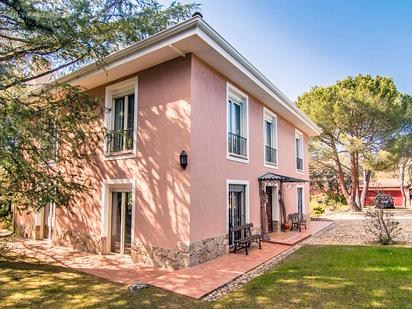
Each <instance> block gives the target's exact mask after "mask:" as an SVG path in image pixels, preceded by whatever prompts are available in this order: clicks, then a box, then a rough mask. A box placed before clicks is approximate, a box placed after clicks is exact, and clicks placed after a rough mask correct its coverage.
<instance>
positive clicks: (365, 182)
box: [361, 170, 372, 208]
mask: <svg viewBox="0 0 412 309" xmlns="http://www.w3.org/2000/svg"><path fill="white" fill-rule="evenodd" d="M371 174H372V172H371V171H367V170H363V188H362V194H361V207H362V208H364V207H365V206H366V195H367V193H368V190H369V181H370V179H371Z"/></svg>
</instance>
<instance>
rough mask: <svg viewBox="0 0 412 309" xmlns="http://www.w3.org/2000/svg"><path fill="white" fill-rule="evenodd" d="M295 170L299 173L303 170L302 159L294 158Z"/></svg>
mask: <svg viewBox="0 0 412 309" xmlns="http://www.w3.org/2000/svg"><path fill="white" fill-rule="evenodd" d="M296 168H297V169H298V170H300V171H302V170H303V159H301V158H296Z"/></svg>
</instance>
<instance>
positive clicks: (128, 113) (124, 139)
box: [105, 78, 137, 158]
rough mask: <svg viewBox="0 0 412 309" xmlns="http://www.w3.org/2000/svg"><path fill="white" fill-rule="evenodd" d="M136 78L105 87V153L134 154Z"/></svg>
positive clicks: (116, 155)
mask: <svg viewBox="0 0 412 309" xmlns="http://www.w3.org/2000/svg"><path fill="white" fill-rule="evenodd" d="M136 112H137V78H133V79H130V80H127V81H124V82H121V83H118V84H115V85H112V86H109V87H107V88H106V115H105V129H106V135H105V154H106V156H113V157H114V158H128V157H134V156H135V155H136V132H135V131H136V120H137V113H136Z"/></svg>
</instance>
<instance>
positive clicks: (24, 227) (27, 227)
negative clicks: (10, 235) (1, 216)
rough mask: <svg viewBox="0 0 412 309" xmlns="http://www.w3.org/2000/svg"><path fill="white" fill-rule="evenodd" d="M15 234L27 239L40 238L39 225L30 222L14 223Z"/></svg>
mask: <svg viewBox="0 0 412 309" xmlns="http://www.w3.org/2000/svg"><path fill="white" fill-rule="evenodd" d="M15 229H16V234H17V235H19V236H21V237H24V238H29V239H34V240H38V239H40V226H35V225H32V224H17V223H16V224H15Z"/></svg>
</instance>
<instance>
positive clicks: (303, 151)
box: [293, 128, 305, 175]
mask: <svg viewBox="0 0 412 309" xmlns="http://www.w3.org/2000/svg"><path fill="white" fill-rule="evenodd" d="M297 137H299V138H301V141H302V144H301V148H302V158H301V159H302V169H301V170H299V169H298V167H297V162H296V158H297V157H298V153H297V149H296V138H297ZM293 143H294V144H295V146H294V148H295V158H294V161H295V169H296V173H298V174H302V175H303V174H304V171H305V146H304V144H305V140H304V136H303V133H302V132H300V131H299V130H298V129H296V128H295V137H294V140H293Z"/></svg>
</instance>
